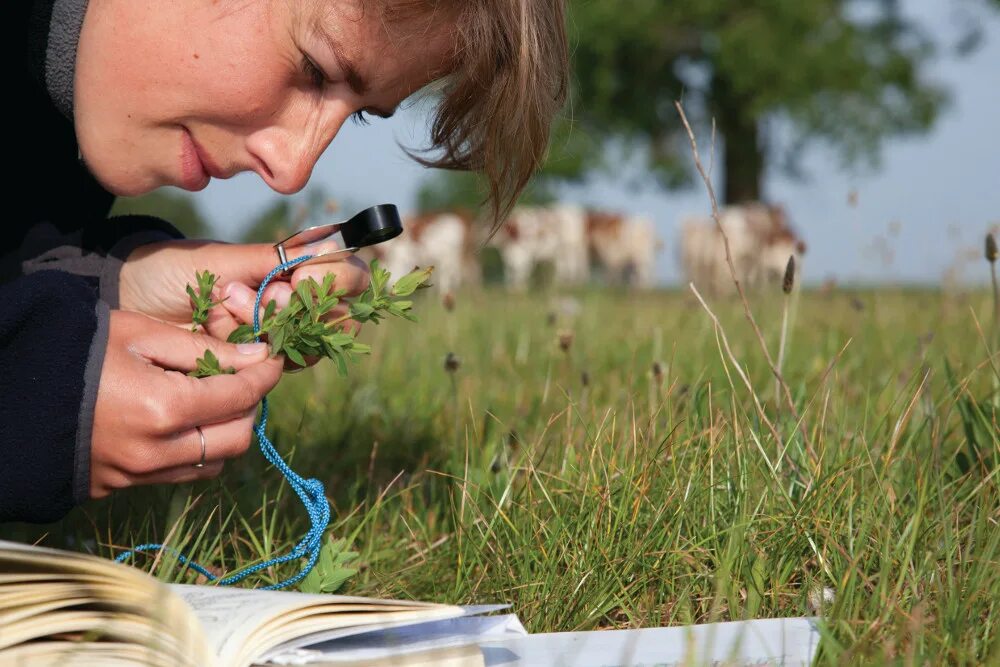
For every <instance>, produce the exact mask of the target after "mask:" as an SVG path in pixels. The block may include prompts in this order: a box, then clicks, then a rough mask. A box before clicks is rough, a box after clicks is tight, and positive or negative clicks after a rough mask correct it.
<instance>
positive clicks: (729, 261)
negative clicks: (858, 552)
mask: <svg viewBox="0 0 1000 667" xmlns="http://www.w3.org/2000/svg"><path fill="white" fill-rule="evenodd" d="M674 107H676V109H677V113H679V114H680V116H681V122H682V123H683V124H684V130H685V131H686V132H687V135H688V141H689V142H690V143H691V154H692V155H693V156H694V166H695V168H696V169H697V170H698V174H699V175H701V180H702V181H704V183H705V187H706V188H707V189H708V198H709V200H710V201H711V204H712V219H713V220H715V226H716V228H717V229H718V230H719V233H720V234H721V235H722V242H723V244H724V246H725V249H726V265H727V266H728V267H729V275H730V276H731V277H732V279H733V284H735V285H736V291H737V293H738V294H739V295H740V301H741V302H742V303H743V313H744V314H745V315H746V318H747V321H748V322H750V326H751V328H752V329H753V332H754V334H755V335H756V336H757V342H758V343H759V344H760V349H761V351H763V353H764V359H765V360H766V361H767V365H768V366H769V367H770V369H771V373H773V374H774V378H775V381H776V382H777V383H778V386H779V388H780V389H781V393H782V394H783V395H784V397H785V402H786V403H787V405H788V409H789V411H790V412H791V414H792V417H793V418H794V419H795V422H796V423H797V424H798V425H799V433H800V434H801V435H802V442H803V444H804V445H805V448H806V451H807V452H808V453H809V456H810V458H811V459H812V461H814V462H815V460H816V451H815V449H813V446H812V443H811V441H810V439H809V434H808V432H807V430H806V427H805V424H804V423H803V422H802V419H800V418H799V414H798V410H796V409H795V401H794V400H793V399H792V392H791V391H790V390H789V389H788V383H787V382H785V378H784V377H782V375H781V372H780V371H779V370H778V367H777V366H776V365H775V363H774V360H773V359H772V357H771V353H770V352H769V351H768V349H767V342H766V341H765V340H764V334H763V333H762V332H761V330H760V327H759V326H757V321H756V320H755V319H754V316H753V312H752V311H751V310H750V302H749V301H747V296H746V293H745V292H744V290H743V285H742V284H740V279H739V277H738V276H737V274H736V267H735V265H734V264H733V254H732V251H731V249H730V247H729V237H728V236H727V235H726V230H725V229H724V228H723V227H722V219H721V216H720V214H719V201H718V199H717V198H716V196H715V187H714V186H713V185H712V179H711V178H709V177H708V174H707V173H706V172H705V167H704V166H703V165H702V163H701V156H700V155H699V153H698V141H697V139H695V137H694V130H692V129H691V124H690V123H689V122H688V119H687V114H685V113H684V107H682V106H681V103H680V102H674ZM779 442H780V441H779Z"/></svg>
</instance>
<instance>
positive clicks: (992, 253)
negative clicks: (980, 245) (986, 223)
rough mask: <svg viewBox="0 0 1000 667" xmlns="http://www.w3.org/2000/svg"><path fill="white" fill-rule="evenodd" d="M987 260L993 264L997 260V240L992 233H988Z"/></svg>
mask: <svg viewBox="0 0 1000 667" xmlns="http://www.w3.org/2000/svg"><path fill="white" fill-rule="evenodd" d="M986 261H987V262H989V263H990V264H992V263H993V262H995V261H997V240H996V238H995V237H994V236H993V234H992V233H990V232H987V233H986Z"/></svg>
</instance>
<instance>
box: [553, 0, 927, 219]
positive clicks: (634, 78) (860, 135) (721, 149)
mask: <svg viewBox="0 0 1000 667" xmlns="http://www.w3.org/2000/svg"><path fill="white" fill-rule="evenodd" d="M570 25H571V26H572V28H573V30H574V37H573V44H574V49H573V58H574V63H573V64H574V73H575V95H576V99H577V103H576V106H575V108H574V110H573V111H574V113H573V116H574V122H575V123H576V124H577V126H578V127H579V128H580V129H581V130H582V131H584V132H586V133H588V134H590V135H591V136H593V137H596V138H599V140H601V141H604V142H607V141H609V140H619V141H622V142H624V143H625V145H626V146H628V147H630V148H633V149H639V150H638V152H639V153H641V154H642V155H644V157H645V160H646V163H647V166H648V167H650V168H651V169H652V170H653V172H654V173H655V174H656V175H657V176H658V178H659V181H660V183H661V184H662V185H665V186H667V187H674V186H678V185H682V184H685V183H687V182H688V181H689V178H690V174H691V172H690V167H689V166H688V165H690V162H691V160H690V152H689V146H688V142H687V138H686V135H684V134H683V128H682V126H681V124H680V122H679V118H678V114H677V112H676V110H675V108H674V106H673V104H674V101H675V100H681V101H682V103H683V105H684V107H685V111H686V113H687V115H688V116H689V118H690V119H691V120H692V122H693V123H694V124H695V126H696V130H698V131H699V132H700V133H701V134H702V135H705V134H707V132H708V131H709V129H710V128H711V123H712V119H714V120H715V123H716V129H717V132H718V135H719V137H720V142H719V144H718V145H717V148H716V149H717V154H718V158H719V159H720V160H721V163H722V168H723V188H722V190H723V192H724V199H725V200H726V201H727V202H738V201H742V200H756V199H760V198H761V194H762V192H761V185H762V183H761V180H762V175H763V173H764V170H765V167H766V166H767V165H768V164H770V163H772V162H775V161H778V162H783V163H785V164H791V165H794V162H795V158H796V157H797V156H798V155H799V153H800V152H801V149H802V148H803V146H804V145H805V143H806V142H807V141H809V140H813V139H821V140H826V141H827V142H829V143H830V144H831V145H832V146H834V147H835V148H837V149H838V150H839V152H840V155H841V156H842V158H843V159H844V160H845V161H846V162H848V163H851V162H855V161H857V160H859V159H867V160H868V161H870V162H873V163H874V162H876V161H877V159H878V153H879V148H880V146H881V142H882V141H883V140H884V139H885V138H886V137H888V136H892V135H898V134H903V133H912V132H924V131H926V130H927V129H929V128H930V127H931V125H932V124H933V122H934V120H935V118H936V117H937V115H938V113H939V111H940V110H941V108H942V105H943V104H944V103H945V101H946V95H945V92H944V90H943V89H942V88H940V87H939V86H936V85H934V84H932V83H930V82H928V81H927V80H925V78H924V77H923V76H922V70H923V66H924V65H925V64H926V63H927V62H928V60H929V59H930V58H931V57H932V56H933V54H934V52H935V44H934V43H933V41H932V40H931V39H930V38H929V37H928V35H926V34H925V33H924V31H923V30H922V29H921V28H920V27H918V26H917V25H914V24H913V23H912V22H910V21H908V20H907V18H906V17H904V16H903V15H902V12H901V11H900V9H899V3H898V1H897V0H867V1H861V0H855V1H850V0H742V1H739V2H737V1H734V0H671V1H670V2H663V1H662V0H632V1H631V2H627V3H622V2H620V1H618V0H588V1H584V0H576V1H574V2H573V3H572V11H571V18H570ZM779 119H780V120H782V121H787V123H788V125H789V126H790V127H791V128H792V130H793V134H794V136H793V137H792V139H791V141H790V142H787V143H785V144H784V145H781V144H779V141H778V139H777V137H775V136H774V135H773V133H770V132H769V131H768V130H769V129H770V128H771V127H772V124H773V121H775V120H779Z"/></svg>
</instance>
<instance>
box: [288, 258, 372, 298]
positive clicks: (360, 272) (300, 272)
mask: <svg viewBox="0 0 1000 667" xmlns="http://www.w3.org/2000/svg"><path fill="white" fill-rule="evenodd" d="M327 275H333V286H334V288H336V289H345V290H347V294H348V295H349V296H357V295H358V294H361V293H362V292H364V291H365V290H366V289H368V282H369V280H370V278H371V276H370V274H369V270H368V265H367V264H365V262H364V261H362V260H361V258H359V257H357V256H355V255H348V256H347V257H346V258H343V259H338V260H337V261H330V262H321V263H316V264H306V265H305V266H301V267H299V268H297V269H295V270H294V271H293V272H292V287H297V286H298V284H299V283H300V282H301V281H303V280H306V279H308V278H312V279H313V280H315V281H316V282H318V283H321V282H323V279H324V278H325V277H326V276H327Z"/></svg>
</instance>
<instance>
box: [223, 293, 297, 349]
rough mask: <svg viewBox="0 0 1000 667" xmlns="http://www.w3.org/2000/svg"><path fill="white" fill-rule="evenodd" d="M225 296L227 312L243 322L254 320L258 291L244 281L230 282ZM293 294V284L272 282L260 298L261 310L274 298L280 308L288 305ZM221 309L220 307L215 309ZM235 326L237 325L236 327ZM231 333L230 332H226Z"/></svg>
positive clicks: (224, 304) (248, 322) (224, 302)
mask: <svg viewBox="0 0 1000 667" xmlns="http://www.w3.org/2000/svg"><path fill="white" fill-rule="evenodd" d="M222 296H223V298H224V300H223V302H222V305H223V306H225V312H226V313H228V314H229V316H230V317H232V318H234V319H235V320H236V321H238V322H241V323H243V324H250V323H251V322H253V309H254V304H255V303H256V300H257V291H256V290H254V289H251V288H250V287H247V286H246V285H244V284H243V283H229V284H228V285H226V287H225V289H223V291H222ZM291 296H292V286H291V285H289V284H288V283H286V282H278V283H271V284H270V285H268V286H267V287H266V288H265V289H264V295H263V297H262V298H261V300H260V304H261V306H260V307H261V312H262V313H263V310H264V309H265V308H266V307H267V304H268V303H269V302H270V301H271V300H272V299H273V300H274V301H275V303H276V304H277V306H278V308H279V309H280V308H284V307H285V306H287V305H288V302H289V300H290V299H291ZM215 310H220V309H215ZM234 328H235V327H234ZM226 335H227V336H228V335H229V334H228V333H227V334H226Z"/></svg>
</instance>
